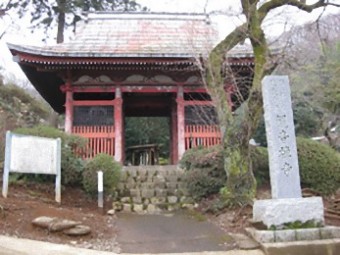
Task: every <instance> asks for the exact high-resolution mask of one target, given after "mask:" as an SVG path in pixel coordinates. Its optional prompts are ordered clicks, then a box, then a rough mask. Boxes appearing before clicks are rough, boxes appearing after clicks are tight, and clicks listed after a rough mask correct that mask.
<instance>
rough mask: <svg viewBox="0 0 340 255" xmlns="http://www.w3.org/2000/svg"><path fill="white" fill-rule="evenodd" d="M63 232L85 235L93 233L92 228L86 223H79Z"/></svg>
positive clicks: (71, 234)
mask: <svg viewBox="0 0 340 255" xmlns="http://www.w3.org/2000/svg"><path fill="white" fill-rule="evenodd" d="M63 233H64V234H66V235H69V236H84V235H88V234H90V233H91V228H90V227H89V226H85V225H77V226H75V227H73V228H70V229H67V230H64V231H63Z"/></svg>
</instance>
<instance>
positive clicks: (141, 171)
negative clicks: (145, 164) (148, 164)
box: [138, 168, 148, 177]
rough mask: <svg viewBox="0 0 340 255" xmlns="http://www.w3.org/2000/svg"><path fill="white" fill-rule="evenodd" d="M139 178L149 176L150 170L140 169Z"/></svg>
mask: <svg viewBox="0 0 340 255" xmlns="http://www.w3.org/2000/svg"><path fill="white" fill-rule="evenodd" d="M138 176H139V177H146V176H148V170H147V169H143V168H141V169H138Z"/></svg>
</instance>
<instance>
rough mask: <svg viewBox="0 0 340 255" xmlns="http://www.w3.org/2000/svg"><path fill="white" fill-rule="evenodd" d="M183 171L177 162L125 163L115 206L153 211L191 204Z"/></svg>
mask: <svg viewBox="0 0 340 255" xmlns="http://www.w3.org/2000/svg"><path fill="white" fill-rule="evenodd" d="M183 174H184V171H183V170H182V169H180V168H179V167H178V166H176V165H167V166H126V167H124V168H123V170H122V175H121V181H120V183H119V185H118V195H119V199H120V200H119V201H117V202H115V203H114V206H115V207H116V208H117V209H118V208H121V209H124V210H128V211H136V212H141V211H143V212H144V211H148V212H150V211H152V213H154V212H159V211H162V210H174V209H179V208H181V207H183V206H184V207H190V206H191V205H192V204H193V200H192V199H191V197H190V196H189V193H188V190H187V187H186V184H185V182H184V180H183ZM149 209H150V210H149Z"/></svg>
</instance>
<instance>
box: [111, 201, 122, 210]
mask: <svg viewBox="0 0 340 255" xmlns="http://www.w3.org/2000/svg"><path fill="white" fill-rule="evenodd" d="M112 209H113V210H115V211H121V210H123V204H122V203H121V202H113V203H112Z"/></svg>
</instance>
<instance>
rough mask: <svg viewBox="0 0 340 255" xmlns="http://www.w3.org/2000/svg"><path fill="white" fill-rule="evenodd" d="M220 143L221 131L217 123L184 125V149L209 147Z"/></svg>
mask: <svg viewBox="0 0 340 255" xmlns="http://www.w3.org/2000/svg"><path fill="white" fill-rule="evenodd" d="M217 144H221V131H220V128H219V126H217V125H186V126H185V149H186V150H188V149H191V148H195V147H197V146H200V145H201V146H203V147H211V146H214V145H217Z"/></svg>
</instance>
